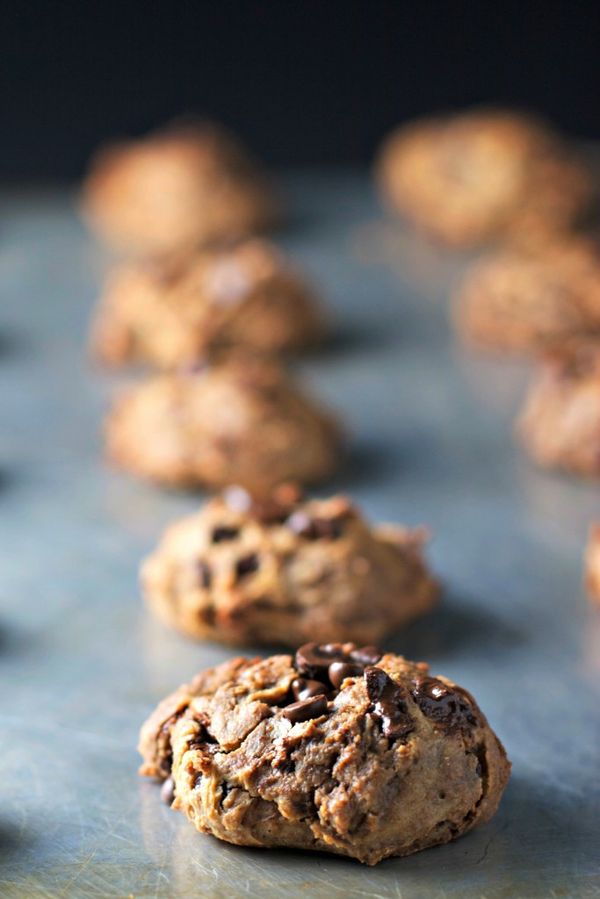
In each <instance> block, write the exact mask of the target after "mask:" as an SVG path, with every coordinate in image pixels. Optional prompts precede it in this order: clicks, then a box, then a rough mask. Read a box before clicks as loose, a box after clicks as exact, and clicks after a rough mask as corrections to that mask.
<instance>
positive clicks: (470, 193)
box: [377, 109, 593, 246]
mask: <svg viewBox="0 0 600 899" xmlns="http://www.w3.org/2000/svg"><path fill="white" fill-rule="evenodd" d="M377 177H378V180H379V184H380V187H381V191H382V194H383V196H384V198H385V200H386V201H387V203H388V204H389V205H390V206H391V207H392V208H393V209H394V210H396V211H398V212H401V213H403V214H404V215H405V216H406V217H407V218H408V219H410V220H411V221H412V222H413V223H414V224H415V225H417V226H418V227H419V228H422V229H423V230H424V231H426V232H428V233H429V234H430V235H432V236H433V237H436V238H438V239H439V240H442V241H443V242H445V243H448V244H450V245H453V246H470V245H473V244H478V243H481V242H485V241H489V240H495V239H502V240H505V239H510V240H518V241H519V242H524V243H526V244H530V243H537V242H539V241H540V240H544V239H545V237H546V236H547V235H550V234H552V233H554V232H556V231H561V230H564V229H565V228H566V227H568V226H570V225H571V224H572V223H573V221H575V220H576V219H578V218H579V216H580V215H581V214H582V213H583V211H584V210H585V209H586V207H587V206H588V205H589V203H590V201H591V197H592V194H593V188H592V183H591V178H590V175H589V173H588V172H587V170H586V169H585V168H584V167H583V166H582V164H581V163H580V162H579V161H577V160H576V159H575V158H574V157H573V154H572V151H571V150H570V149H568V148H567V146H566V144H565V143H564V142H563V141H562V140H561V139H560V137H559V136H558V135H557V134H556V133H555V132H553V131H552V129H551V128H549V127H548V126H546V125H545V124H543V123H541V122H539V121H537V120H536V119H534V118H530V117H529V116H526V115H522V114H519V113H516V112H511V111H505V110H493V109H474V110H470V111H468V112H465V113H463V114H461V115H448V116H440V117H439V118H431V119H424V120H420V121H416V122H413V123H410V124H409V125H406V126H404V127H402V128H399V129H398V130H397V131H395V132H394V133H393V134H392V135H391V136H390V137H389V138H388V139H387V140H386V142H385V143H384V145H383V148H382V151H381V154H380V158H379V161H378V165H377Z"/></svg>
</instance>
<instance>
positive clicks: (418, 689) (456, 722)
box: [411, 677, 477, 728]
mask: <svg viewBox="0 0 600 899" xmlns="http://www.w3.org/2000/svg"><path fill="white" fill-rule="evenodd" d="M413 683H414V688H413V689H412V690H411V693H412V696H413V699H414V700H415V702H416V703H417V705H418V706H419V708H420V709H421V711H422V712H423V714H424V715H425V717H426V718H430V719H431V720H432V721H434V722H435V723H436V724H440V725H443V726H444V727H446V728H453V727H466V726H467V725H471V726H473V725H475V724H477V719H476V718H475V716H474V714H473V709H472V706H471V703H470V701H469V699H468V697H467V696H466V694H465V693H463V691H462V690H461V689H460V687H454V688H453V687H449V686H448V685H447V684H445V683H443V682H442V681H440V680H438V679H437V678H436V677H418V678H415V680H414V681H413Z"/></svg>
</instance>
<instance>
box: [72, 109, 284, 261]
mask: <svg viewBox="0 0 600 899" xmlns="http://www.w3.org/2000/svg"><path fill="white" fill-rule="evenodd" d="M82 207H83V212H84V215H85V217H86V219H87V221H88V223H89V224H90V227H91V228H92V229H93V230H94V231H95V232H96V234H97V235H98V237H100V238H101V239H102V240H104V241H105V242H106V243H108V244H109V245H111V246H112V247H113V248H114V249H115V250H117V251H118V252H120V253H122V254H125V255H133V256H141V257H151V258H152V257H163V256H167V257H168V256H170V255H172V254H174V253H175V254H177V253H180V252H184V251H187V250H192V249H195V248H196V247H197V246H200V245H202V244H205V243H210V242H213V241H228V240H231V239H236V238H239V237H243V236H246V235H249V234H254V233H256V232H257V231H260V230H262V229H264V228H266V227H269V226H270V225H271V224H272V223H273V221H274V220H275V218H276V203H275V200H274V197H273V194H272V191H271V188H270V187H269V185H268V184H267V182H266V180H265V177H264V175H263V174H262V172H261V171H260V170H259V168H258V166H257V165H256V163H255V162H254V161H253V160H252V159H251V157H250V156H249V155H248V153H247V152H246V150H245V149H244V148H243V147H242V146H241V145H240V144H239V143H238V141H237V140H236V139H235V138H234V137H233V136H232V135H231V134H229V132H227V131H226V130H225V129H223V128H221V127H220V126H218V125H215V124H212V123H209V122H205V123H189V124H186V125H172V126H170V127H167V128H165V129H163V130H161V131H157V132H155V133H151V134H149V135H148V136H146V137H143V138H140V139H138V140H130V141H124V142H122V143H118V144H114V145H111V146H108V147H107V148H105V149H103V150H101V151H100V152H99V153H98V154H97V155H96V156H95V157H94V158H93V160H92V162H91V166H90V171H89V174H88V176H87V178H86V181H85V183H84V185H83V196H82Z"/></svg>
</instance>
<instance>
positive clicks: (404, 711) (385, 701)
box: [364, 667, 415, 740]
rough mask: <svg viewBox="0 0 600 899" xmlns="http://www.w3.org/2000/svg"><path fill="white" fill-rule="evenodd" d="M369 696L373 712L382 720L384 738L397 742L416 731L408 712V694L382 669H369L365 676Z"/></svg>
mask: <svg viewBox="0 0 600 899" xmlns="http://www.w3.org/2000/svg"><path fill="white" fill-rule="evenodd" d="M364 678H365V684H366V688H367V696H368V697H369V699H370V700H371V702H372V703H373V712H374V713H375V715H376V716H377V717H378V718H379V719H380V720H381V731H382V733H383V735H384V736H386V737H390V738H391V739H394V740H397V739H400V738H401V737H405V736H407V734H409V733H410V732H411V731H413V730H414V729H415V723H414V721H413V719H412V718H411V716H410V714H409V712H408V705H407V702H406V699H407V697H408V692H407V691H406V690H405V689H404V687H401V686H400V685H399V684H397V683H396V682H395V681H393V680H392V678H391V677H389V675H387V674H386V673H385V671H384V670H383V669H382V668H376V667H371V668H367V669H366V671H365V674H364Z"/></svg>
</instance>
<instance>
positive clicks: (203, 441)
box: [106, 356, 341, 491]
mask: <svg viewBox="0 0 600 899" xmlns="http://www.w3.org/2000/svg"><path fill="white" fill-rule="evenodd" d="M106 448H107V454H108V456H109V458H111V459H112V460H113V461H114V462H116V463H117V464H118V465H120V466H121V467H123V468H125V469H127V470H128V471H131V472H132V473H134V474H137V475H139V476H140V477H145V478H150V479H151V480H155V481H157V482H160V483H164V484H167V485H173V486H182V487H185V486H189V487H193V486H209V487H223V486H226V485H227V484H232V483H238V484H241V485H242V486H244V487H247V488H248V489H250V490H256V491H261V490H265V489H268V488H270V487H273V486H275V485H277V484H281V483H283V482H285V481H295V482H298V483H300V484H305V483H312V482H316V481H320V480H323V479H325V478H326V477H328V476H329V475H330V474H332V472H333V471H334V470H335V468H336V467H337V465H338V464H339V460H340V457H341V438H340V432H339V429H338V426H337V424H336V423H335V422H334V420H333V419H332V418H331V416H330V415H329V414H328V413H327V412H325V411H323V410H322V409H321V408H320V407H319V405H318V404H317V403H316V402H315V401H313V400H312V399H311V398H309V397H308V396H307V395H305V394H304V393H301V392H300V390H299V389H298V388H297V387H296V386H295V384H294V383H293V382H292V381H291V379H290V378H289V377H288V376H287V375H286V374H285V372H284V370H283V369H282V368H281V367H280V366H279V365H277V364H276V363H275V362H274V361H272V360H270V361H267V360H264V359H258V358H245V357H244V358H240V357H238V356H236V357H234V358H231V357H228V358H227V359H226V360H221V361H219V362H218V363H215V364H214V365H208V366H205V367H203V368H200V369H199V370H196V369H193V370H190V371H189V372H178V373H171V374H164V375H159V376H157V377H156V378H152V379H150V380H148V381H146V382H143V383H141V384H139V385H137V386H135V387H132V388H130V389H129V390H127V391H125V392H124V394H123V395H122V396H121V397H120V398H119V399H118V400H117V402H116V404H115V405H114V407H113V409H112V411H111V413H110V414H109V416H108V419H107V423H106Z"/></svg>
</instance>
